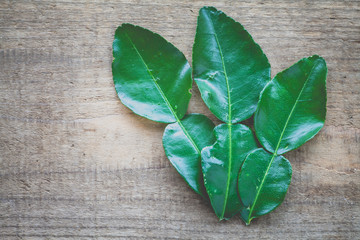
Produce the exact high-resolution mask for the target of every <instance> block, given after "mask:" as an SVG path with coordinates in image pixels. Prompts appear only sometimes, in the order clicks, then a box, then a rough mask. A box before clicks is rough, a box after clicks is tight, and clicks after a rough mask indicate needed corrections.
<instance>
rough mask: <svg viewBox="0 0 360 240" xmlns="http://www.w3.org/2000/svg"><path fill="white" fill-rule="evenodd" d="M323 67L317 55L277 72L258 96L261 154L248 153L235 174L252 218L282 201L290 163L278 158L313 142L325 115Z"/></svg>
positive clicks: (246, 216) (257, 129) (257, 128)
mask: <svg viewBox="0 0 360 240" xmlns="http://www.w3.org/2000/svg"><path fill="white" fill-rule="evenodd" d="M326 73H327V68H326V63H325V60H324V59H323V58H321V57H319V56H316V55H315V56H312V57H309V58H304V59H301V60H300V61H299V62H297V63H296V64H294V65H293V66H291V67H290V68H288V69H286V70H284V71H283V72H280V73H279V74H277V75H276V76H275V77H274V79H273V80H272V81H271V82H270V83H269V84H268V85H267V86H266V87H265V88H264V90H263V91H262V93H261V96H260V100H259V105H258V108H257V110H256V113H255V117H254V121H255V132H256V135H257V137H258V139H259V141H260V143H261V144H262V145H263V146H264V148H265V149H266V150H268V151H269V152H271V154H269V153H267V152H266V151H265V150H263V149H259V150H256V151H254V152H252V153H250V154H249V155H248V156H247V158H246V160H245V162H244V165H243V166H242V168H241V171H240V174H239V182H238V187H239V194H240V197H241V200H242V202H243V204H244V205H245V209H243V211H242V213H241V216H242V218H243V219H244V221H245V222H246V223H247V224H249V223H250V221H251V220H252V219H253V218H256V217H258V216H261V215H264V214H266V213H269V212H271V211H272V210H274V209H275V208H276V207H277V206H279V205H280V204H281V202H282V201H283V199H284V197H285V194H286V191H287V188H288V186H289V184H290V180H291V166H290V163H289V162H288V161H287V160H286V159H285V158H283V157H282V156H279V154H282V153H285V152H288V151H290V150H292V149H295V148H297V147H299V146H301V145H302V144H304V143H305V142H306V141H308V140H310V139H311V138H313V137H314V136H315V135H316V134H317V133H318V132H319V131H320V129H321V128H322V126H323V125H324V121H325V115H326Z"/></svg>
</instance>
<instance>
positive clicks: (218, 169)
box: [201, 124, 257, 220]
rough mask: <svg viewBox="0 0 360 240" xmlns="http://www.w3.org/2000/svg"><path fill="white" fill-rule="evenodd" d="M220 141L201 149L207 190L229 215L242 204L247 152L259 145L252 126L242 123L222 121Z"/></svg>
mask: <svg viewBox="0 0 360 240" xmlns="http://www.w3.org/2000/svg"><path fill="white" fill-rule="evenodd" d="M214 132H215V136H216V142H215V144H214V145H213V146H210V147H206V148H204V149H203V150H202V152H201V158H202V170H203V174H204V182H205V187H206V191H207V193H208V195H209V198H210V201H211V205H212V207H213V208H214V211H215V213H216V215H217V216H218V217H219V218H220V220H222V219H224V218H225V219H229V218H231V217H232V216H234V215H235V214H236V213H238V211H239V210H240V208H241V206H242V205H241V202H240V200H239V198H238V195H237V176H238V173H239V169H240V166H241V164H242V163H243V161H244V159H245V157H246V155H247V154H248V153H249V152H250V151H252V150H254V149H256V148H257V146H256V143H255V139H254V136H253V134H252V132H251V130H250V129H249V128H248V127H246V126H244V125H241V124H236V125H231V124H230V125H229V124H221V125H218V126H217V127H215V129H214Z"/></svg>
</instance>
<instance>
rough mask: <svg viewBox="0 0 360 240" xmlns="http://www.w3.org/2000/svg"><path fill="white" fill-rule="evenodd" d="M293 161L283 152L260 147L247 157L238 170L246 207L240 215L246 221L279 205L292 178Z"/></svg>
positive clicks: (240, 192)
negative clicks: (274, 151)
mask: <svg viewBox="0 0 360 240" xmlns="http://www.w3.org/2000/svg"><path fill="white" fill-rule="evenodd" d="M291 174H292V170H291V165H290V163H289V161H288V160H286V159H285V158H284V157H282V156H276V155H275V154H269V153H268V152H266V151H265V150H264V149H262V148H260V149H257V150H255V151H253V152H251V153H250V154H249V155H248V156H247V157H246V159H245V161H244V164H243V165H242V167H241V171H240V174H239V183H238V187H239V194H240V198H241V201H242V203H243V204H244V206H245V207H244V208H243V209H242V211H241V217H242V218H243V219H244V221H245V222H246V224H250V222H251V220H252V219H253V218H256V217H259V216H261V215H264V214H267V213H269V212H271V211H272V210H274V209H275V208H276V207H277V206H279V205H280V204H281V203H282V201H283V200H284V197H285V195H286V192H287V189H288V187H289V185H290V181H291Z"/></svg>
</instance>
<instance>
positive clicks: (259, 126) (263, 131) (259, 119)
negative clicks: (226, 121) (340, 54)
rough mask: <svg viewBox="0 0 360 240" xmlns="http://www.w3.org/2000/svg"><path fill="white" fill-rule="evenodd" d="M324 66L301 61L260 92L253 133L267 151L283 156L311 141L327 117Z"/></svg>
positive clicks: (315, 61) (320, 61) (319, 61)
mask: <svg viewBox="0 0 360 240" xmlns="http://www.w3.org/2000/svg"><path fill="white" fill-rule="evenodd" d="M326 73H327V68H326V63H325V60H324V59H323V58H321V57H319V56H312V57H309V58H304V59H302V60H300V61H299V62H297V63H296V64H294V65H293V66H291V67H290V68H288V69H286V70H284V71H283V72H281V73H279V74H277V75H276V76H275V78H274V79H273V80H272V81H271V82H270V83H269V84H268V85H267V86H266V87H265V88H264V90H263V92H262V93H261V96H260V100H259V106H258V109H257V111H256V113H255V118H254V121H255V131H256V135H257V137H258V139H259V141H260V143H261V144H262V145H263V146H264V148H265V149H267V150H268V151H270V152H273V153H276V154H282V153H285V152H288V151H290V150H292V149H295V148H297V147H299V146H301V145H302V144H304V143H305V142H306V141H308V140H309V139H311V138H313V137H314V136H315V135H316V134H317V133H318V132H319V131H320V129H321V128H322V127H323V125H324V122H325V115H326Z"/></svg>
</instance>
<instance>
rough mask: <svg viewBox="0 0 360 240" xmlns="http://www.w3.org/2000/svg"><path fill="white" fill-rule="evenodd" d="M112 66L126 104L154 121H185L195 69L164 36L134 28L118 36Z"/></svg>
mask: <svg viewBox="0 0 360 240" xmlns="http://www.w3.org/2000/svg"><path fill="white" fill-rule="evenodd" d="M113 55H114V61H113V64H112V71H113V78H114V83H115V88H116V91H117V93H118V96H119V98H120V100H121V101H122V103H123V104H124V105H125V106H127V107H128V108H130V109H131V110H132V111H133V112H135V113H136V114H138V115H140V116H143V117H146V118H148V119H150V120H153V121H158V122H165V123H171V122H176V121H179V119H181V118H182V117H183V116H184V115H185V113H186V110H187V107H188V103H189V100H190V97H191V93H190V89H191V86H192V79H191V68H190V65H189V63H188V62H187V61H186V59H185V57H184V55H183V54H182V53H181V52H180V51H179V50H178V49H177V48H175V47H174V46H173V45H172V44H171V43H169V42H167V41H166V40H165V39H164V38H162V37H161V36H160V35H158V34H155V33H153V32H151V31H149V30H146V29H144V28H141V27H138V26H133V25H130V24H123V25H121V26H120V27H119V28H118V29H117V30H116V32H115V39H114V42H113Z"/></svg>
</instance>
